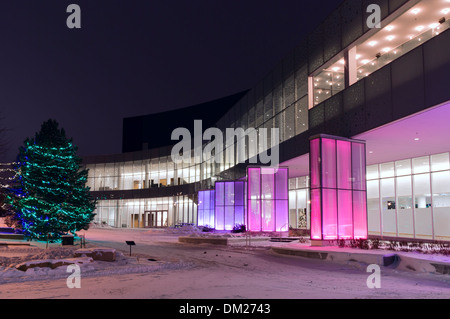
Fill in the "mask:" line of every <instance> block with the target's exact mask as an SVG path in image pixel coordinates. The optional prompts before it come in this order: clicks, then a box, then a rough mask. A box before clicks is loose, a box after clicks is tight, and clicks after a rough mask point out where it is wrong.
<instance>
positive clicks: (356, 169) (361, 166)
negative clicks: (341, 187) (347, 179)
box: [352, 142, 366, 190]
mask: <svg viewBox="0 0 450 319" xmlns="http://www.w3.org/2000/svg"><path fill="white" fill-rule="evenodd" d="M365 149H366V147H365V145H364V144H362V143H356V142H353V143H352V177H353V189H354V190H365V189H366V154H365Z"/></svg>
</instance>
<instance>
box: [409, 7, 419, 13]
mask: <svg viewBox="0 0 450 319" xmlns="http://www.w3.org/2000/svg"><path fill="white" fill-rule="evenodd" d="M419 12H420V9H419V8H415V9H412V10H411V13H412V14H418V13H419Z"/></svg>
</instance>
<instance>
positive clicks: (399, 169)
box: [367, 153, 450, 240]
mask: <svg viewBox="0 0 450 319" xmlns="http://www.w3.org/2000/svg"><path fill="white" fill-rule="evenodd" d="M449 168H450V162H449V153H442V154H436V155H431V156H422V157H417V158H412V159H406V160H400V161H395V162H389V163H382V164H377V165H371V166H368V167H367V172H368V174H367V206H368V219H369V223H368V224H369V234H370V235H377V236H385V237H404V238H417V239H433V240H449V239H450V227H449V226H450V169H449Z"/></svg>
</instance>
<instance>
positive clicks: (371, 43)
mask: <svg viewBox="0 0 450 319" xmlns="http://www.w3.org/2000/svg"><path fill="white" fill-rule="evenodd" d="M377 43H378V42H377V41H370V42H369V43H368V45H370V46H371V47H373V46H375V45H376V44H377Z"/></svg>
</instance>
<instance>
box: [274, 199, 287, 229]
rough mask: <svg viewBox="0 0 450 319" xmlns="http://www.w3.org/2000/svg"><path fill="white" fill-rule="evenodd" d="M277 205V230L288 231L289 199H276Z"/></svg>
mask: <svg viewBox="0 0 450 319" xmlns="http://www.w3.org/2000/svg"><path fill="white" fill-rule="evenodd" d="M275 205H276V206H275V216H276V219H275V231H288V230H289V202H288V201H287V200H276V201H275Z"/></svg>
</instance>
